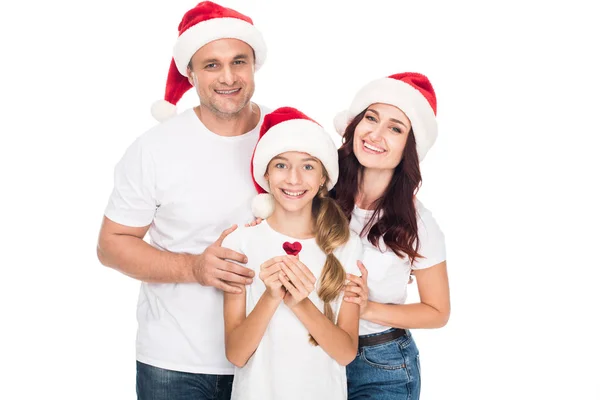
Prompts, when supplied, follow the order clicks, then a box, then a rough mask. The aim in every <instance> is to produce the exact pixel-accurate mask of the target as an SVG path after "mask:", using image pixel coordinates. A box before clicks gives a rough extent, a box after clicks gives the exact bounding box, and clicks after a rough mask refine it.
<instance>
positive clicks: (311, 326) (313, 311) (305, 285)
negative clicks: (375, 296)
mask: <svg viewBox="0 0 600 400" xmlns="http://www.w3.org/2000/svg"><path fill="white" fill-rule="evenodd" d="M282 271H283V273H285V274H286V275H287V277H288V278H289V281H288V280H287V279H285V277H284V276H283V275H281V277H280V280H281V281H282V282H283V285H284V286H285V287H286V289H287V290H288V293H287V294H286V296H285V298H284V301H285V303H286V305H287V306H288V307H290V309H291V310H292V312H293V313H294V314H295V315H296V316H297V317H298V319H299V320H300V322H302V324H303V325H304V326H305V327H306V329H307V330H308V332H309V333H310V334H311V335H312V337H313V338H314V339H315V340H316V342H317V343H318V344H319V346H321V347H322V348H323V350H325V352H326V353H327V354H329V356H331V358H333V359H334V360H335V361H337V362H338V364H340V365H348V364H350V363H351V362H352V360H354V358H355V357H356V352H357V349H358V317H359V310H360V308H359V306H358V305H357V304H351V303H344V304H342V306H341V309H340V313H339V316H338V323H337V325H335V324H334V323H333V322H331V321H330V320H329V319H328V318H327V317H326V316H325V315H324V314H323V313H322V312H321V311H320V310H319V309H318V308H317V307H316V306H315V305H314V304H313V302H312V301H310V299H308V295H309V294H310V292H312V291H313V290H314V282H315V278H314V275H312V273H311V272H310V270H309V269H308V268H307V267H306V266H305V265H304V264H303V263H302V262H300V261H299V260H297V259H293V260H292V259H291V258H286V259H284V265H283V266H282Z"/></svg>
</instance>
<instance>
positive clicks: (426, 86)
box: [334, 72, 438, 161]
mask: <svg viewBox="0 0 600 400" xmlns="http://www.w3.org/2000/svg"><path fill="white" fill-rule="evenodd" d="M375 103H385V104H390V105H393V106H396V107H398V108H399V109H400V110H402V111H403V112H404V113H405V114H406V116H407V117H408V119H410V123H411V125H412V131H413V134H414V135H415V141H416V143H417V154H418V155H419V161H423V159H424V158H425V155H426V154H427V152H428V151H429V149H430V148H431V146H433V144H434V143H435V140H436V138H437V135H438V128H437V120H436V114H437V99H436V97H435V92H434V90H433V86H432V85H431V82H429V79H428V78H427V77H426V76H425V75H423V74H419V73H416V72H402V73H399V74H395V75H390V76H388V77H387V78H381V79H376V80H374V81H372V82H369V83H368V84H366V85H365V86H364V87H363V88H362V89H360V90H359V91H358V93H357V94H356V96H354V99H353V100H352V104H350V107H349V108H348V109H347V110H345V111H342V112H341V113H339V114H338V115H337V116H336V117H335V119H334V126H335V129H336V131H337V132H338V133H339V134H340V135H342V136H343V135H344V132H345V131H346V128H347V127H348V124H350V122H352V120H353V119H354V118H355V117H356V116H357V115H358V114H360V113H361V112H363V111H364V110H365V109H366V108H367V107H369V106H370V105H371V104H375Z"/></svg>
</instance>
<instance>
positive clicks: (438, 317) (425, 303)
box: [345, 261, 450, 329]
mask: <svg viewBox="0 0 600 400" xmlns="http://www.w3.org/2000/svg"><path fill="white" fill-rule="evenodd" d="M361 272H362V278H358V277H351V280H352V282H353V283H354V286H353V287H351V288H349V289H350V291H352V292H354V293H355V294H358V296H356V297H346V298H345V300H346V301H347V302H350V303H357V302H361V316H360V318H362V319H365V320H367V321H371V322H374V323H376V324H380V325H385V326H391V327H394V328H404V329H416V328H441V327H443V326H444V325H446V323H447V322H448V318H449V317H450V289H449V285H448V272H447V269H446V262H445V261H443V262H441V263H439V264H436V265H434V266H433V267H429V268H425V269H417V270H414V271H413V273H414V275H415V277H416V278H417V287H418V288H419V298H420V300H421V301H420V302H419V303H414V304H383V303H377V302H374V301H366V297H365V296H364V292H365V290H366V291H367V293H368V288H366V283H365V282H366V280H367V272H366V269H364V270H363V268H361ZM361 291H362V294H363V296H361V295H360V292H361ZM367 296H368V295H367Z"/></svg>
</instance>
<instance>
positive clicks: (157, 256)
mask: <svg viewBox="0 0 600 400" xmlns="http://www.w3.org/2000/svg"><path fill="white" fill-rule="evenodd" d="M149 227H150V225H147V226H143V227H130V226H125V225H121V224H118V223H116V222H114V221H111V220H110V219H108V218H106V217H104V220H103V222H102V227H101V228H100V235H99V238H98V246H97V254H98V259H99V260H100V262H101V263H102V264H103V265H105V266H107V267H111V268H113V269H116V270H117V271H119V272H122V273H123V274H125V275H128V276H130V277H132V278H135V279H138V280H140V281H144V282H149V283H185V282H198V283H200V284H201V285H204V286H214V287H216V288H218V289H221V290H224V291H228V292H231V293H239V288H238V287H235V286H233V285H230V284H228V282H233V283H239V284H242V285H244V284H248V283H250V282H252V280H251V279H249V278H251V277H253V276H254V272H253V271H251V270H249V269H248V268H245V267H242V266H240V265H238V264H236V263H233V262H230V261H227V260H233V261H237V262H240V263H246V262H247V260H246V257H245V256H244V255H243V254H240V253H237V252H234V251H233V250H229V249H226V248H224V247H221V243H222V242H223V239H225V237H226V236H227V235H228V234H229V233H231V232H233V231H234V230H235V229H236V226H235V225H234V226H232V227H231V228H228V229H226V230H225V231H223V233H221V236H220V237H219V238H218V239H217V241H216V242H215V243H213V244H212V245H210V246H208V247H207V248H206V250H205V251H204V253H202V254H198V255H194V254H180V253H172V252H169V251H163V250H158V249H155V248H154V247H152V246H151V245H149V244H148V243H146V242H145V241H144V240H143V238H144V235H145V234H146V232H148V228H149Z"/></svg>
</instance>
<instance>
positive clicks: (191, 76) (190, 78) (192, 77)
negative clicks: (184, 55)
mask: <svg viewBox="0 0 600 400" xmlns="http://www.w3.org/2000/svg"><path fill="white" fill-rule="evenodd" d="M187 78H188V82H189V83H190V85H192V86H194V87H196V74H194V73H193V72H192V70H191V69H190V67H188V69H187Z"/></svg>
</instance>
